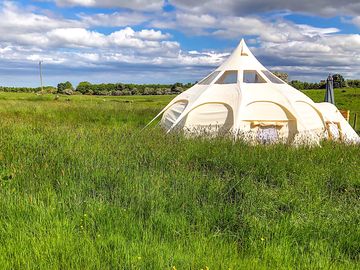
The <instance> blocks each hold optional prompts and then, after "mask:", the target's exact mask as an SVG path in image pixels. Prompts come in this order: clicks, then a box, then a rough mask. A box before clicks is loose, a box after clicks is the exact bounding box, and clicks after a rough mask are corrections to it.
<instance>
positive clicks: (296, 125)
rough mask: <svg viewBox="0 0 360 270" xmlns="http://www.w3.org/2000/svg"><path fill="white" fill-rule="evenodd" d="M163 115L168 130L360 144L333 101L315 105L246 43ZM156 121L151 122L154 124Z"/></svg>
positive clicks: (162, 112)
mask: <svg viewBox="0 0 360 270" xmlns="http://www.w3.org/2000/svg"><path fill="white" fill-rule="evenodd" d="M160 115H163V116H162V119H161V126H162V127H163V128H164V129H165V130H166V131H167V132H171V131H175V130H177V131H178V130H184V131H185V132H186V133H190V134H193V133H195V134H203V133H206V134H211V135H215V136H216V135H219V134H226V133H230V134H234V135H235V136H243V137H244V138H247V139H250V140H252V141H260V142H273V141H278V140H282V141H286V142H289V143H299V142H302V141H307V142H309V141H311V142H318V141H320V140H321V139H322V138H324V136H325V138H326V137H327V138H331V139H341V140H346V141H350V142H358V141H360V138H359V136H358V135H357V134H356V132H355V131H354V130H353V129H352V128H351V126H350V125H349V124H348V122H347V121H346V120H345V119H344V118H343V116H342V115H341V114H340V113H339V111H338V110H337V109H336V107H335V106H334V105H332V104H330V103H320V104H318V103H314V102H313V101H312V100H311V99H310V98H309V97H307V96H306V95H305V94H303V93H302V92H300V91H298V90H296V89H295V88H293V87H292V86H290V85H288V84H287V83H285V82H284V81H282V80H280V79H279V78H278V77H276V76H275V75H273V74H272V73H271V72H270V71H268V70H267V69H266V68H265V67H264V66H263V65H262V64H261V63H260V62H259V61H258V60H257V59H256V58H255V57H254V55H253V54H252V53H251V52H250V50H249V49H248V47H247V46H246V44H245V42H244V40H241V42H240V44H239V46H238V47H237V48H236V49H235V51H234V52H233V53H232V54H231V56H230V57H229V58H228V59H227V60H226V61H225V62H224V63H223V64H222V65H221V66H220V67H218V68H217V69H216V70H215V71H213V72H212V73H211V74H210V75H208V76H207V77H205V78H204V79H203V80H201V81H200V82H199V83H197V84H196V85H194V86H193V87H191V88H190V89H188V90H187V91H185V92H183V93H181V94H180V95H178V96H177V97H175V98H174V99H173V100H172V101H171V102H170V103H169V104H168V105H167V106H166V107H165V108H164V109H163V110H162V111H161V112H160V113H159V114H158V115H157V116H156V117H155V118H154V119H153V120H152V121H154V120H155V119H156V118H157V117H159V116H160ZM152 121H151V122H152Z"/></svg>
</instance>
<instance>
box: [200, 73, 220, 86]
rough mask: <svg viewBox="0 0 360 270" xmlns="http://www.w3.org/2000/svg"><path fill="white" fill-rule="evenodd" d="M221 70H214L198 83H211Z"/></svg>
mask: <svg viewBox="0 0 360 270" xmlns="http://www.w3.org/2000/svg"><path fill="white" fill-rule="evenodd" d="M219 73H220V71H214V72H213V73H211V74H210V75H208V76H207V77H206V78H205V79H203V80H201V81H200V82H199V83H198V84H203V85H207V84H210V83H211V82H212V81H213V80H214V79H215V78H216V77H217V75H219Z"/></svg>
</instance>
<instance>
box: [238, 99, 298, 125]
mask: <svg viewBox="0 0 360 270" xmlns="http://www.w3.org/2000/svg"><path fill="white" fill-rule="evenodd" d="M240 117H241V118H242V119H243V120H254V121H288V120H289V119H293V118H292V116H291V115H290V114H289V113H288V112H286V111H285V109H283V108H282V107H281V106H280V105H278V104H275V103H273V102H267V101H257V102H253V103H250V104H249V105H247V106H246V109H245V110H244V115H242V116H240Z"/></svg>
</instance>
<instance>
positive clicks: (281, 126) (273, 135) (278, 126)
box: [250, 121, 289, 144]
mask: <svg viewBox="0 0 360 270" xmlns="http://www.w3.org/2000/svg"><path fill="white" fill-rule="evenodd" d="M250 128H251V130H252V131H253V132H255V135H256V141H258V142H259V143H261V144H269V143H275V142H277V141H279V140H280V139H281V138H283V137H284V132H286V133H287V132H288V130H289V128H288V121H283V122H272V121H271V122H270V121H264V122H258V121H253V122H251V125H250Z"/></svg>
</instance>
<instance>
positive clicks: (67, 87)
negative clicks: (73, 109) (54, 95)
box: [57, 81, 74, 94]
mask: <svg viewBox="0 0 360 270" xmlns="http://www.w3.org/2000/svg"><path fill="white" fill-rule="evenodd" d="M65 90H74V87H73V86H72V84H71V82H69V81H67V82H63V83H59V84H58V85H57V91H58V93H61V94H62V93H64V92H65Z"/></svg>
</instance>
